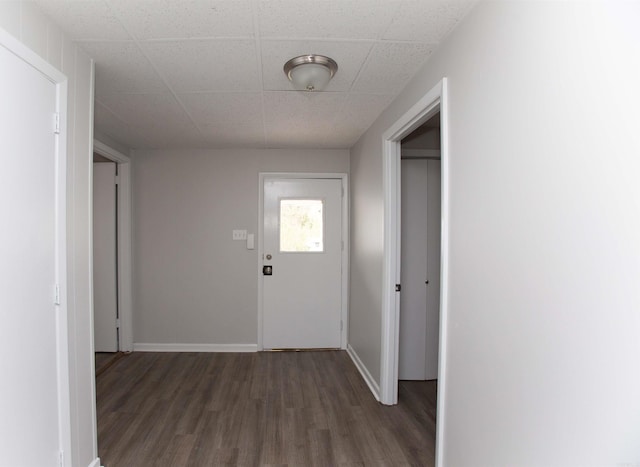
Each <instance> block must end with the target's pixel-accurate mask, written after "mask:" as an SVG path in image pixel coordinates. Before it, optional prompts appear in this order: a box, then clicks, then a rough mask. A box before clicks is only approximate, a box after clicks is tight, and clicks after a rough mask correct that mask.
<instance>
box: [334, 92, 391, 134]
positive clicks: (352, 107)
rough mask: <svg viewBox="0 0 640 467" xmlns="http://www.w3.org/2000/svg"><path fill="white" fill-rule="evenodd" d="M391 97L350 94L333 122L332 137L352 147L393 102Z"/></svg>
mask: <svg viewBox="0 0 640 467" xmlns="http://www.w3.org/2000/svg"><path fill="white" fill-rule="evenodd" d="M393 98H394V96H393V95H379V94H350V95H349V96H348V98H347V101H346V103H345V105H344V107H343V108H342V111H341V112H340V113H339V114H338V115H336V118H335V119H334V121H333V125H334V129H333V135H334V137H335V138H336V140H339V141H346V142H348V143H349V144H348V146H351V145H353V144H354V143H355V142H356V141H357V140H358V138H360V136H361V135H362V133H364V132H365V131H366V130H367V129H368V128H369V127H370V126H371V125H372V124H373V122H375V121H376V119H377V118H378V117H379V116H380V114H381V113H382V111H383V110H384V109H386V108H387V106H388V105H389V104H391V102H392V101H393Z"/></svg>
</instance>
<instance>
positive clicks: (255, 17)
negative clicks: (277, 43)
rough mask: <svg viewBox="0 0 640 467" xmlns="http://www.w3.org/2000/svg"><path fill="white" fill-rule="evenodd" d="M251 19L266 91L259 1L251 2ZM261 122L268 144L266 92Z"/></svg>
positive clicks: (262, 105) (264, 140) (261, 78)
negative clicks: (265, 107) (265, 106)
mask: <svg viewBox="0 0 640 467" xmlns="http://www.w3.org/2000/svg"><path fill="white" fill-rule="evenodd" d="M251 19H252V21H253V30H254V36H255V41H256V61H257V63H256V66H257V69H258V77H259V79H260V89H262V90H264V75H263V71H262V41H261V39H260V34H259V31H260V17H259V8H258V2H257V0H254V1H252V2H251ZM260 116H261V117H262V118H261V119H260V120H261V122H262V142H263V144H265V145H266V144H267V126H266V113H265V109H264V92H261V93H260Z"/></svg>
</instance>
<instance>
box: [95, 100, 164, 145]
mask: <svg viewBox="0 0 640 467" xmlns="http://www.w3.org/2000/svg"><path fill="white" fill-rule="evenodd" d="M94 125H95V129H96V132H98V133H101V134H104V135H107V136H109V137H110V138H113V139H114V140H116V141H118V142H119V143H122V144H124V145H125V146H127V147H128V148H131V149H137V148H148V147H150V146H151V145H152V144H153V143H152V142H151V141H149V140H147V139H145V138H144V137H143V136H142V134H140V132H137V131H136V130H135V129H134V128H133V127H132V126H131V125H128V124H126V123H125V122H123V121H122V120H120V119H119V118H118V117H116V116H115V115H114V114H113V113H112V112H111V111H110V110H109V109H107V108H106V107H105V106H104V105H102V104H101V103H100V102H99V101H96V103H95V108H94Z"/></svg>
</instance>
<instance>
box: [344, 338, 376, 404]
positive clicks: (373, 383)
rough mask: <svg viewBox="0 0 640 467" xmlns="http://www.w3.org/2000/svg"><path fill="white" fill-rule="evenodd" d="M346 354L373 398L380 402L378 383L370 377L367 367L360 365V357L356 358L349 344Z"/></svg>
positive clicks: (356, 355)
mask: <svg viewBox="0 0 640 467" xmlns="http://www.w3.org/2000/svg"><path fill="white" fill-rule="evenodd" d="M347 353H348V354H349V356H350V357H351V360H352V361H353V364H354V365H355V366H356V368H357V369H358V371H359V372H360V374H361V375H362V378H363V379H364V381H365V382H366V383H367V386H369V390H370V391H371V393H372V394H373V397H375V398H376V400H377V401H378V402H380V386H379V385H378V383H376V380H375V379H373V376H371V373H369V370H367V367H366V366H364V363H362V360H360V357H358V354H357V353H356V351H355V350H354V349H353V347H351V344H349V345H347Z"/></svg>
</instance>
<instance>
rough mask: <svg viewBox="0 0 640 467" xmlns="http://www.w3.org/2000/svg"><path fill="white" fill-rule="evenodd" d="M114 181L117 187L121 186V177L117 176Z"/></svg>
mask: <svg viewBox="0 0 640 467" xmlns="http://www.w3.org/2000/svg"><path fill="white" fill-rule="evenodd" d="M114 180H115V182H116V185H119V184H120V175H116V176H115V178H114Z"/></svg>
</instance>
